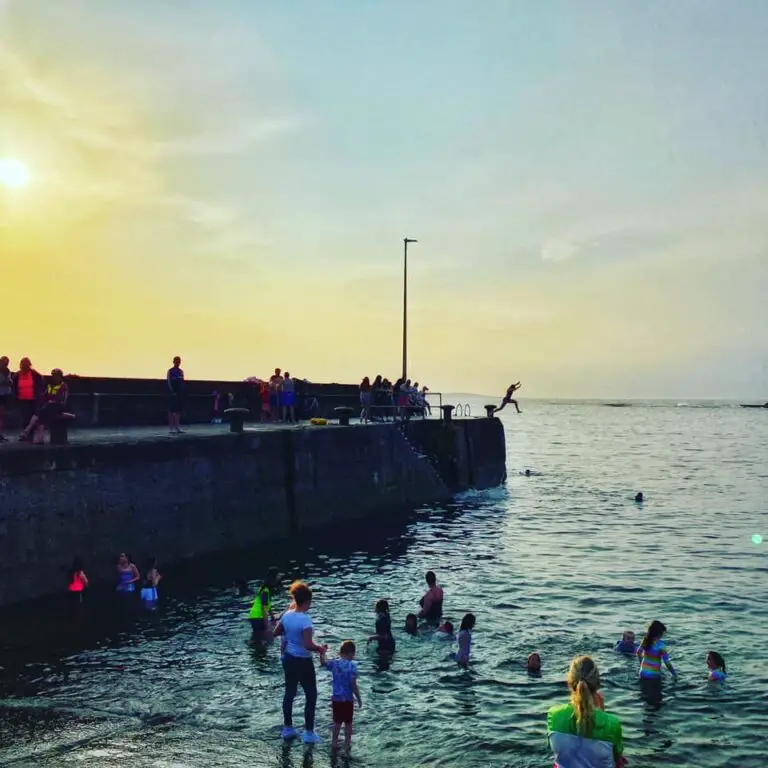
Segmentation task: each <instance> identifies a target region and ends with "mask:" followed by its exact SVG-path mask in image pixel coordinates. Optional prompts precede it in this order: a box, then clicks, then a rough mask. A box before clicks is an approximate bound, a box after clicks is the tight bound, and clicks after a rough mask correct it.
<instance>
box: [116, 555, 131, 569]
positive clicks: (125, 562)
mask: <svg viewBox="0 0 768 768" xmlns="http://www.w3.org/2000/svg"><path fill="white" fill-rule="evenodd" d="M117 564H118V565H119V566H120V567H121V568H126V567H127V566H129V565H130V564H131V558H130V557H128V555H126V554H125V552H121V553H120V554H119V555H118V556H117Z"/></svg>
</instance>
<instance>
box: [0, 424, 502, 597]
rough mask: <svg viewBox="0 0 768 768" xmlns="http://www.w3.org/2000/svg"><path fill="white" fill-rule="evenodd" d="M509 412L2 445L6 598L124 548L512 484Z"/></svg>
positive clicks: (383, 510)
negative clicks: (500, 416) (402, 423)
mask: <svg viewBox="0 0 768 768" xmlns="http://www.w3.org/2000/svg"><path fill="white" fill-rule="evenodd" d="M504 462H505V448H504V433H503V429H502V427H501V424H500V422H498V420H497V419H476V420H467V421H454V422H451V423H443V422H437V421H434V422H423V423H419V424H411V425H409V428H408V431H407V432H406V433H405V434H404V433H403V432H402V431H401V430H400V429H399V428H398V427H396V426H394V425H392V424H385V425H366V426H362V425H361V426H351V427H336V426H329V427H316V428H312V427H305V428H300V429H263V430H253V431H246V432H245V433H243V434H240V435H236V434H229V433H222V434H217V435H209V436H206V437H193V436H182V437H179V438H177V439H175V440H168V439H167V438H166V439H151V440H143V441H140V442H133V443H131V442H127V441H125V442H114V443H99V442H93V443H78V442H76V443H73V444H71V445H69V446H61V447H59V446H45V447H26V446H19V447H15V448H14V449H12V450H8V451H5V450H3V451H0V499H2V503H0V605H3V604H9V603H13V602H19V601H22V600H26V599H31V598H35V597H39V596H43V595H46V594H49V593H54V592H57V591H61V590H62V589H63V588H65V584H66V569H67V568H68V566H69V564H70V563H71V561H72V558H73V557H74V556H75V555H79V556H81V557H82V558H83V559H84V560H85V562H86V563H87V566H88V574H89V576H90V577H91V579H92V580H94V581H99V580H110V579H113V577H114V560H115V556H116V554H117V553H118V552H121V551H127V552H129V553H131V554H132V555H133V556H134V558H135V559H136V560H137V562H142V561H143V560H144V558H146V557H147V556H156V557H158V558H159V559H160V560H161V561H162V562H165V563H169V562H172V561H176V560H180V559H183V558H187V557H192V556H195V555H199V554H205V553H210V552H215V551H222V550H227V549H230V548H235V547H242V546H247V545H249V544H253V543H256V542H259V541H267V540H276V539H284V538H287V537H290V536H292V535H296V534H300V533H301V532H302V531H306V530H312V529H315V528H321V527H325V526H333V525H336V524H339V523H342V522H345V521H353V520H354V521H359V524H364V522H365V520H366V519H370V518H373V517H375V516H376V515H378V514H387V513H391V512H392V511H393V510H396V509H398V508H401V509H405V508H413V507H415V506H418V505H421V504H425V503H431V502H440V501H444V500H447V499H448V498H450V497H451V495H452V494H453V493H454V492H456V491H458V490H462V489H463V488H468V487H477V488H486V487H491V486H494V485H498V484H499V483H501V482H503V480H504V478H505V476H506V475H505V468H504V466H505V464H504Z"/></svg>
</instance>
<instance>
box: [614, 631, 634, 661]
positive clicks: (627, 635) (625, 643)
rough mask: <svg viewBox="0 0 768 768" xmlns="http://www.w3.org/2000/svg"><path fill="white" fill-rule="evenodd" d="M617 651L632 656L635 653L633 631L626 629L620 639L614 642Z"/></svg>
mask: <svg viewBox="0 0 768 768" xmlns="http://www.w3.org/2000/svg"><path fill="white" fill-rule="evenodd" d="M616 652H617V653H626V654H629V655H631V656H634V655H635V654H636V653H637V643H636V642H635V633H634V632H633V631H632V630H631V629H628V630H626V632H624V634H623V635H622V636H621V640H619V641H618V642H617V643H616Z"/></svg>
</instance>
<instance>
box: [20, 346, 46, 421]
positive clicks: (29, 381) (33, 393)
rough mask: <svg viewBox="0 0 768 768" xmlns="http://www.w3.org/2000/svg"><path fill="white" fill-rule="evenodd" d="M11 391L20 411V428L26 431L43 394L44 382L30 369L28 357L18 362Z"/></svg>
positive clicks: (30, 364) (30, 362) (30, 363)
mask: <svg viewBox="0 0 768 768" xmlns="http://www.w3.org/2000/svg"><path fill="white" fill-rule="evenodd" d="M13 390H14V394H15V395H16V402H17V403H18V405H19V410H20V411H21V426H22V427H23V428H25V429H26V428H27V427H28V426H29V423H30V421H32V417H33V416H34V415H35V411H37V405H38V403H39V402H40V401H41V400H42V399H43V393H44V392H45V380H44V379H43V377H42V376H41V375H40V374H39V373H38V372H37V371H36V370H35V369H34V368H33V367H32V361H31V360H30V359H29V358H28V357H22V358H21V361H20V362H19V371H18V373H17V374H16V375H15V376H14V377H13Z"/></svg>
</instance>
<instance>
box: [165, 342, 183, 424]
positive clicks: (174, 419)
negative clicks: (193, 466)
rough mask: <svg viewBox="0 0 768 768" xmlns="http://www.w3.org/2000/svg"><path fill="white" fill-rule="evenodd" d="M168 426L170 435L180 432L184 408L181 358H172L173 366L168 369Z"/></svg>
mask: <svg viewBox="0 0 768 768" xmlns="http://www.w3.org/2000/svg"><path fill="white" fill-rule="evenodd" d="M166 380H167V382H168V392H169V393H170V402H169V404H168V428H169V429H170V431H171V434H172V435H180V434H181V413H182V411H183V410H184V371H182V370H181V358H180V357H174V358H173V366H172V367H171V368H169V369H168V376H167V379H166Z"/></svg>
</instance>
